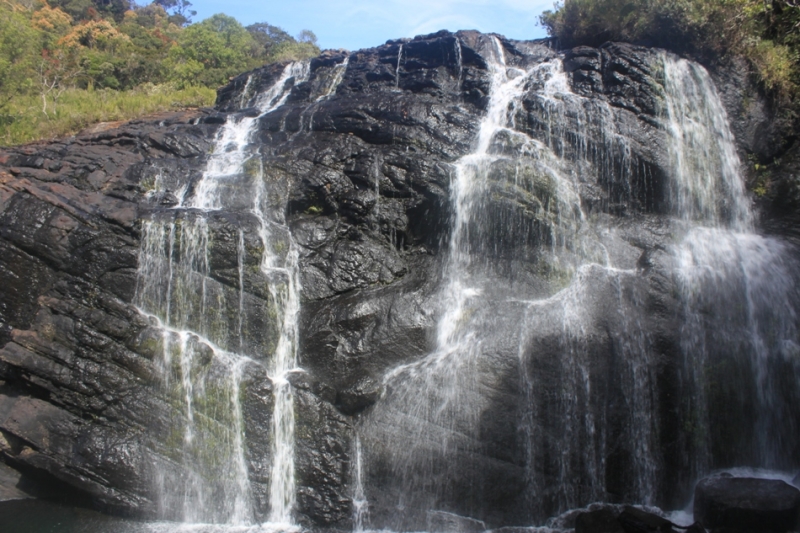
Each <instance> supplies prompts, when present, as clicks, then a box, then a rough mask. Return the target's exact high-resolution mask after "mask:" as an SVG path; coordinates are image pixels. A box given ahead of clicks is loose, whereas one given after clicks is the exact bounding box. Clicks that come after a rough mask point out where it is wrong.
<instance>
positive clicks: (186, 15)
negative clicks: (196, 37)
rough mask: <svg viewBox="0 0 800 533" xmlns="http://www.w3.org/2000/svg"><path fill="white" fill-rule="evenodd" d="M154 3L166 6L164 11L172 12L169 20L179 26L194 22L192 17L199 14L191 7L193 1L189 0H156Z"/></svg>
mask: <svg viewBox="0 0 800 533" xmlns="http://www.w3.org/2000/svg"><path fill="white" fill-rule="evenodd" d="M153 4H154V5H159V6H161V7H162V8H164V11H167V12H171V13H170V16H169V21H170V22H172V23H173V24H175V25H177V26H186V25H188V24H191V23H192V17H193V16H195V15H197V11H194V10H192V9H189V8H190V7H192V3H191V2H189V0H154V2H153Z"/></svg>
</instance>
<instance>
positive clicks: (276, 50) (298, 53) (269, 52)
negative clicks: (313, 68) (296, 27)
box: [246, 22, 319, 63]
mask: <svg viewBox="0 0 800 533" xmlns="http://www.w3.org/2000/svg"><path fill="white" fill-rule="evenodd" d="M246 29H247V31H248V32H249V33H250V35H252V36H253V39H254V40H255V41H256V43H257V46H258V48H257V51H256V57H257V58H258V59H259V60H260V61H261V62H263V63H275V62H278V61H299V60H301V59H307V58H309V57H314V56H315V55H317V54H319V47H318V46H317V36H316V35H314V32H312V31H311V30H302V31H301V32H300V35H298V36H297V39H295V38H294V37H292V36H291V35H289V34H288V33H286V31H284V30H283V29H282V28H279V27H277V26H272V25H271V24H268V23H266V22H259V23H257V24H251V25H250V26H248V27H247V28H246Z"/></svg>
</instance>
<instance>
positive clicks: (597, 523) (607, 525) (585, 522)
mask: <svg viewBox="0 0 800 533" xmlns="http://www.w3.org/2000/svg"><path fill="white" fill-rule="evenodd" d="M617 514H618V513H617V512H616V511H614V510H613V509H610V508H602V509H598V510H596V511H589V512H586V513H581V514H579V515H578V517H577V518H576V519H575V533H624V532H625V530H624V529H622V525H621V524H620V523H619V521H618V520H617Z"/></svg>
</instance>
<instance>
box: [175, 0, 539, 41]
mask: <svg viewBox="0 0 800 533" xmlns="http://www.w3.org/2000/svg"><path fill="white" fill-rule="evenodd" d="M191 1H192V5H193V7H192V9H194V10H196V11H197V16H195V17H194V19H193V20H194V21H195V22H197V21H200V20H202V19H204V18H207V17H210V16H211V15H213V14H215V13H225V14H226V15H231V16H233V17H236V19H237V20H239V22H241V23H242V24H244V25H248V24H252V23H254V22H268V23H270V24H273V25H275V26H280V27H281V28H283V29H284V30H286V31H287V32H289V33H290V34H292V35H297V34H298V33H299V32H300V30H302V29H309V30H312V31H313V32H314V33H316V35H317V38H318V39H319V45H320V47H321V48H347V49H349V50H357V49H359V48H368V47H371V46H377V45H379V44H383V43H384V42H385V41H386V40H388V39H396V38H398V37H413V36H415V35H420V34H424V33H432V32H434V31H438V30H442V29H447V30H451V31H455V30H468V29H474V30H480V31H483V32H496V33H499V34H502V35H505V36H506V37H510V38H513V39H536V38H539V37H545V35H546V34H545V31H544V29H542V28H541V27H540V26H539V25H538V17H539V14H541V12H542V11H544V10H546V9H551V8H552V7H553V3H554V0H266V1H264V2H252V1H247V0H226V1H224V2H222V1H220V0H191Z"/></svg>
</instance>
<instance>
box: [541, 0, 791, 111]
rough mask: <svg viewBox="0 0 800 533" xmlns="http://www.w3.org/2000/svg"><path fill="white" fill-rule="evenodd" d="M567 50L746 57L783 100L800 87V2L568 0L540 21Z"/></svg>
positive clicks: (779, 0)
mask: <svg viewBox="0 0 800 533" xmlns="http://www.w3.org/2000/svg"><path fill="white" fill-rule="evenodd" d="M541 23H542V25H544V26H545V27H546V28H547V30H548V32H549V33H550V35H551V36H553V37H557V38H558V39H559V42H560V45H561V46H563V47H573V46H577V45H590V46H598V45H600V44H602V43H603V42H606V41H628V42H638V43H642V44H647V45H653V46H660V47H663V48H667V49H670V50H674V51H676V52H684V53H689V54H693V55H697V56H701V57H703V56H705V57H721V56H724V55H727V54H735V55H740V56H743V57H745V58H747V59H748V60H749V61H750V62H751V63H752V65H753V66H754V67H755V71H756V72H757V73H758V76H759V77H760V81H761V82H762V83H763V85H764V87H765V88H766V89H767V90H770V91H772V92H773V93H774V94H775V95H776V96H778V97H779V98H781V99H782V100H789V99H791V98H793V97H794V96H795V95H796V94H797V92H798V87H800V66H798V63H799V59H800V1H798V0H563V2H560V3H559V4H557V5H556V7H555V9H554V10H552V11H546V12H545V13H544V14H543V15H542V17H541Z"/></svg>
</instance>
